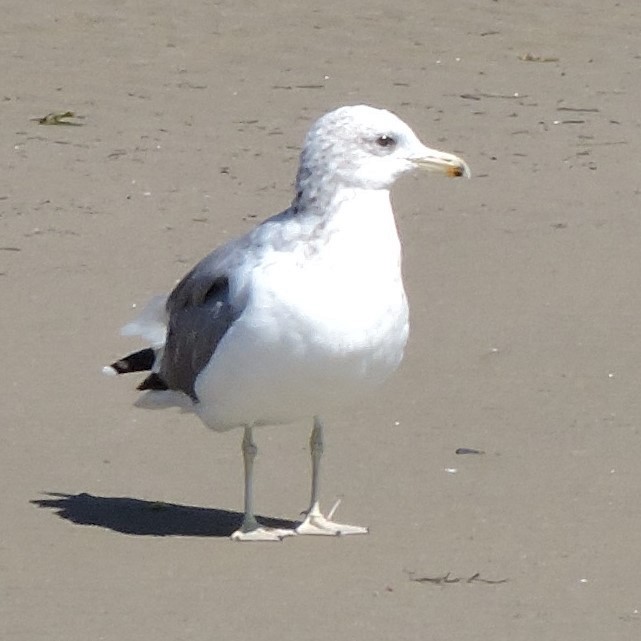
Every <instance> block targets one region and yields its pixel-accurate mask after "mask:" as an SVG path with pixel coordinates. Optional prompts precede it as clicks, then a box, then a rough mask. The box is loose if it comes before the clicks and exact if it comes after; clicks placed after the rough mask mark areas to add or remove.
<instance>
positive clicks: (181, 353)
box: [138, 209, 296, 401]
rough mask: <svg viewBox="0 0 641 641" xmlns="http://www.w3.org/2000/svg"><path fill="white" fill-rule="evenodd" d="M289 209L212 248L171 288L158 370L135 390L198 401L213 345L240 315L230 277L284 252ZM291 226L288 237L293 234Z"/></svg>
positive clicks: (239, 304) (238, 301)
mask: <svg viewBox="0 0 641 641" xmlns="http://www.w3.org/2000/svg"><path fill="white" fill-rule="evenodd" d="M295 214H296V211H295V210H293V209H288V210H285V211H284V212H282V213H280V214H278V215H276V216H273V217H272V218H269V219H267V220H266V221H264V222H263V223H261V224H260V225H259V226H258V227H255V228H254V229H253V230H252V231H250V232H249V233H248V234H246V235H245V236H242V237H241V238H238V239H237V240H234V241H231V242H230V243H227V244H226V245H223V246H222V247H219V248H218V249H216V250H214V251H213V252H212V253H211V254H209V256H206V257H205V258H203V260H201V261H200V262H199V263H198V264H197V265H196V266H195V267H194V268H193V269H192V270H191V271H190V272H189V273H188V274H187V275H186V276H185V277H184V278H183V279H182V280H181V281H180V283H178V285H177V286H176V287H175V289H174V290H173V291H172V292H171V294H170V296H169V299H168V300H167V308H166V309H167V316H168V317H169V321H168V325H167V337H166V342H165V346H164V349H163V355H162V360H161V362H160V367H159V369H158V372H154V373H153V374H151V375H150V376H149V377H148V378H147V379H146V380H145V381H144V382H143V383H142V385H140V386H139V388H138V389H143V390H144V389H167V388H168V389H172V390H180V391H181V392H184V393H185V394H188V395H189V396H191V398H192V399H194V400H195V401H197V400H198V398H197V395H196V391H195V389H194V385H195V382H196V378H197V377H198V374H200V372H201V371H202V370H203V368H204V367H205V366H206V365H207V363H209V361H210V359H211V357H212V356H213V354H214V352H215V351H216V347H217V346H218V344H219V343H220V341H221V340H222V338H223V336H224V335H225V334H226V332H227V330H228V329H229V328H230V327H231V326H232V325H233V323H234V321H235V320H236V319H237V318H238V317H239V316H240V315H241V314H242V312H243V309H244V302H242V301H241V300H240V297H239V296H236V298H235V299H234V300H232V299H231V296H230V278H232V277H233V276H234V275H235V274H237V270H239V268H241V267H245V268H247V267H248V263H254V264H256V263H259V262H260V260H261V255H262V253H263V250H264V249H265V248H267V247H273V245H274V244H278V245H279V246H280V247H281V248H282V249H283V250H287V248H288V247H289V245H291V243H292V240H291V239H289V240H286V239H283V238H282V232H281V227H282V224H283V222H285V221H288V222H291V221H290V219H291V218H292V217H293V216H294V215H295ZM292 235H293V234H292V233H291V230H290V231H289V234H288V236H292Z"/></svg>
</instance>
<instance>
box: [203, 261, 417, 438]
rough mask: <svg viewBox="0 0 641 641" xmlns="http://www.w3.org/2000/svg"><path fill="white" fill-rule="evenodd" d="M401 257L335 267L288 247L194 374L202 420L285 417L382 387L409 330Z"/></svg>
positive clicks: (258, 279) (223, 423)
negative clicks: (390, 261) (358, 266)
mask: <svg viewBox="0 0 641 641" xmlns="http://www.w3.org/2000/svg"><path fill="white" fill-rule="evenodd" d="M399 260H400V258H399V259H397V260H396V264H392V265H391V266H390V265H381V264H372V265H370V266H369V269H366V266H365V265H363V266H362V269H356V270H354V269H353V267H354V266H353V265H352V266H351V269H349V270H341V269H337V267H338V266H339V264H340V263H339V262H337V263H330V267H329V268H328V264H327V262H326V261H323V263H320V262H315V261H314V260H313V259H312V260H309V259H307V260H301V259H300V257H296V256H295V255H289V256H286V257H282V256H279V257H278V259H277V260H275V261H274V262H273V263H271V264H269V265H268V266H265V267H264V268H263V269H261V270H260V271H259V272H258V273H256V274H255V275H254V276H253V278H254V281H253V285H252V292H253V294H252V296H251V298H250V300H249V302H248V305H247V307H246V309H245V311H244V312H243V314H242V315H241V317H240V318H239V319H238V321H236V322H235V323H234V325H233V327H232V328H230V330H229V331H228V332H227V334H226V335H225V337H224V338H223V340H222V341H221V343H220V344H219V346H218V348H217V349H216V352H215V354H214V356H213V358H212V360H211V362H210V363H209V365H208V366H207V367H206V368H205V369H204V370H203V371H202V372H201V374H200V375H199V376H198V379H197V381H196V394H197V395H198V397H199V399H200V403H199V404H198V406H197V411H198V414H199V416H200V417H201V419H202V420H203V422H204V423H205V424H206V425H208V426H209V427H212V428H214V429H222V430H224V429H228V428H230V427H235V426H238V425H245V424H248V423H249V424H277V423H285V422H290V421H293V420H296V419H298V418H302V417H308V416H313V415H316V414H323V413H325V412H327V411H329V410H332V409H335V408H337V407H341V406H344V405H346V404H348V403H350V402H353V401H355V400H358V398H360V397H362V396H363V395H364V394H366V393H367V392H369V391H371V390H372V389H373V388H376V387H377V386H378V385H380V383H382V382H383V381H384V380H385V379H386V378H387V377H388V376H389V375H390V374H391V373H392V372H393V371H394V370H395V369H396V368H397V367H398V365H399V363H400V361H401V359H402V357H403V349H404V347H405V343H406V342H407V336H408V330H409V325H408V308H407V300H406V297H405V292H404V290H403V285H402V281H401V273H400V264H399ZM328 269H329V271H328ZM346 274H349V276H348V277H346Z"/></svg>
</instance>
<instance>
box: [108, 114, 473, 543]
mask: <svg viewBox="0 0 641 641" xmlns="http://www.w3.org/2000/svg"><path fill="white" fill-rule="evenodd" d="M414 169H425V170H428V171H432V172H440V173H443V174H445V175H447V176H464V177H469V176H470V170H469V168H468V166H467V164H466V163H465V161H463V160H462V159H461V158H459V157H458V156H455V155H453V154H450V153H446V152H443V151H437V150H435V149H430V148H429V147H426V146H425V145H424V144H423V143H422V142H421V141H420V140H419V139H418V137H417V136H416V135H415V134H414V132H413V131H412V130H411V129H410V127H409V126H408V125H407V124H405V123H404V122H403V121H402V120H401V119H400V118H398V117H397V116H396V115H395V114H393V113H391V112H390V111H387V110H384V109H376V108H373V107H370V106H366V105H356V106H346V107H340V108H338V109H335V110H334V111H330V112H329V113H326V114H325V115H323V116H322V117H321V118H319V119H318V120H317V121H316V122H315V123H314V124H313V125H312V127H311V129H310V130H309V132H308V134H307V136H306V138H305V141H304V145H303V149H302V152H301V155H300V164H299V168H298V173H297V176H296V183H295V196H294V198H293V201H292V203H291V205H290V206H289V207H288V208H287V209H286V210H285V211H283V212H282V213H280V214H277V215H276V216H273V217H271V218H268V219H267V220H265V221H263V222H262V223H260V224H259V225H258V226H256V227H254V228H253V229H252V230H250V231H249V232H248V233H246V234H245V235H244V236H241V237H240V238H237V239H235V240H232V241H230V242H228V243H226V244H224V245H222V246H220V247H218V248H217V249H215V250H214V251H213V252H211V253H210V254H209V255H208V256H206V257H205V258H203V259H202V260H201V261H200V262H199V263H198V264H197V265H196V266H195V267H194V268H193V269H192V270H191V271H190V272H189V273H188V274H187V275H186V276H185V277H184V278H183V279H182V280H181V281H180V282H179V283H178V285H177V286H176V287H175V288H174V290H173V291H172V292H171V293H170V294H168V295H164V296H157V297H155V298H153V299H152V300H151V301H150V303H149V304H148V305H147V307H146V308H145V309H144V310H143V311H142V313H141V314H140V316H139V317H138V318H137V319H135V320H134V321H132V322H131V323H129V324H128V325H126V326H125V327H124V328H123V330H122V333H123V334H125V335H138V336H140V337H142V338H143V339H145V340H146V341H147V342H148V343H149V344H150V346H149V347H147V348H145V349H142V350H140V351H137V352H134V353H132V354H129V355H128V356H126V357H124V358H122V359H120V360H118V361H116V362H115V363H112V364H111V365H109V366H107V367H105V368H104V369H103V372H104V373H106V374H111V375H115V374H125V373H129V372H139V371H147V370H148V371H150V373H149V375H148V376H147V378H146V379H145V380H144V381H143V382H142V383H141V384H140V385H139V386H138V389H139V390H141V391H144V392H145V395H144V396H146V397H147V398H145V399H143V400H142V401H139V403H140V404H141V405H143V406H149V405H151V406H153V405H154V404H160V405H161V406H164V405H172V404H173V405H179V406H180V407H182V408H186V409H188V410H190V411H192V412H194V413H195V414H196V415H197V416H198V417H199V418H200V419H201V421H202V422H203V423H204V424H205V425H206V426H207V427H209V428H210V429H212V430H215V431H218V432H224V431H227V430H230V429H233V428H242V429H243V431H244V432H243V439H242V448H241V450H242V455H243V461H244V479H245V502H244V516H243V520H242V524H241V526H240V528H239V529H238V530H237V531H235V532H234V533H233V534H232V539H234V540H237V541H279V540H282V539H283V538H284V537H287V536H291V535H301V534H319V535H349V534H365V533H367V532H368V529H367V528H365V527H360V526H355V525H347V524H342V523H337V522H334V521H333V520H332V517H333V513H334V511H335V508H336V506H334V508H333V509H332V510H331V511H330V513H328V514H327V516H325V515H323V513H322V512H321V510H320V504H319V480H320V465H321V458H322V454H323V443H324V440H323V420H322V416H324V415H326V414H327V413H328V412H331V411H336V410H339V409H341V408H345V407H347V406H349V405H350V404H353V403H355V402H358V400H359V399H363V398H365V397H366V396H367V394H371V393H372V392H373V391H374V390H376V389H377V388H378V386H379V385H380V384H381V383H383V381H385V380H386V379H387V378H388V377H389V376H390V375H391V374H392V373H393V372H394V370H396V369H397V367H398V365H399V364H400V362H401V359H402V357H403V350H404V348H405V344H406V342H407V337H408V333H409V310H408V304H407V298H406V295H405V290H404V288H403V280H402V273H401V244H400V240H399V237H398V233H397V229H396V224H395V221H394V213H393V211H392V206H391V203H390V189H391V187H392V185H393V183H394V182H395V181H396V179H397V178H399V177H400V176H401V175H403V174H406V173H408V172H411V171H412V170H414ZM304 418H308V419H309V418H312V419H313V428H312V431H311V437H310V450H311V500H310V504H309V508H308V509H307V510H306V511H305V512H303V513H302V514H303V515H304V519H303V520H302V522H300V523H299V524H298V526H297V527H295V528H293V529H286V528H269V527H267V526H265V525H261V524H260V523H259V522H258V520H257V519H256V516H255V512H254V500H253V477H254V460H255V458H256V454H257V451H258V450H257V447H256V444H255V442H254V429H255V428H256V427H259V426H263V425H281V424H287V423H292V422H294V421H297V420H300V419H304Z"/></svg>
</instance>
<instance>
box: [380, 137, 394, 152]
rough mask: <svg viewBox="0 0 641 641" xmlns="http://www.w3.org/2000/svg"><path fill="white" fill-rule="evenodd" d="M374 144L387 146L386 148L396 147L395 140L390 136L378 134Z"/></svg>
mask: <svg viewBox="0 0 641 641" xmlns="http://www.w3.org/2000/svg"><path fill="white" fill-rule="evenodd" d="M376 144H377V145H378V146H379V147H387V148H388V149H393V148H394V147H396V140H395V139H394V138H392V137H391V136H379V137H378V138H377V139H376Z"/></svg>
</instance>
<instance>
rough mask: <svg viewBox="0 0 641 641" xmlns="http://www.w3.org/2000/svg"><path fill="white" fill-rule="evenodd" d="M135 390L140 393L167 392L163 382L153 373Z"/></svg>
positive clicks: (165, 384)
mask: <svg viewBox="0 0 641 641" xmlns="http://www.w3.org/2000/svg"><path fill="white" fill-rule="evenodd" d="M136 389H139V390H140V391H141V392H144V391H145V390H158V391H160V390H167V389H169V386H168V385H167V383H165V381H163V380H162V378H160V376H158V374H156V372H154V373H153V374H149V376H147V378H146V379H145V380H144V381H143V382H142V383H140V385H138V387H137V388H136Z"/></svg>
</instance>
